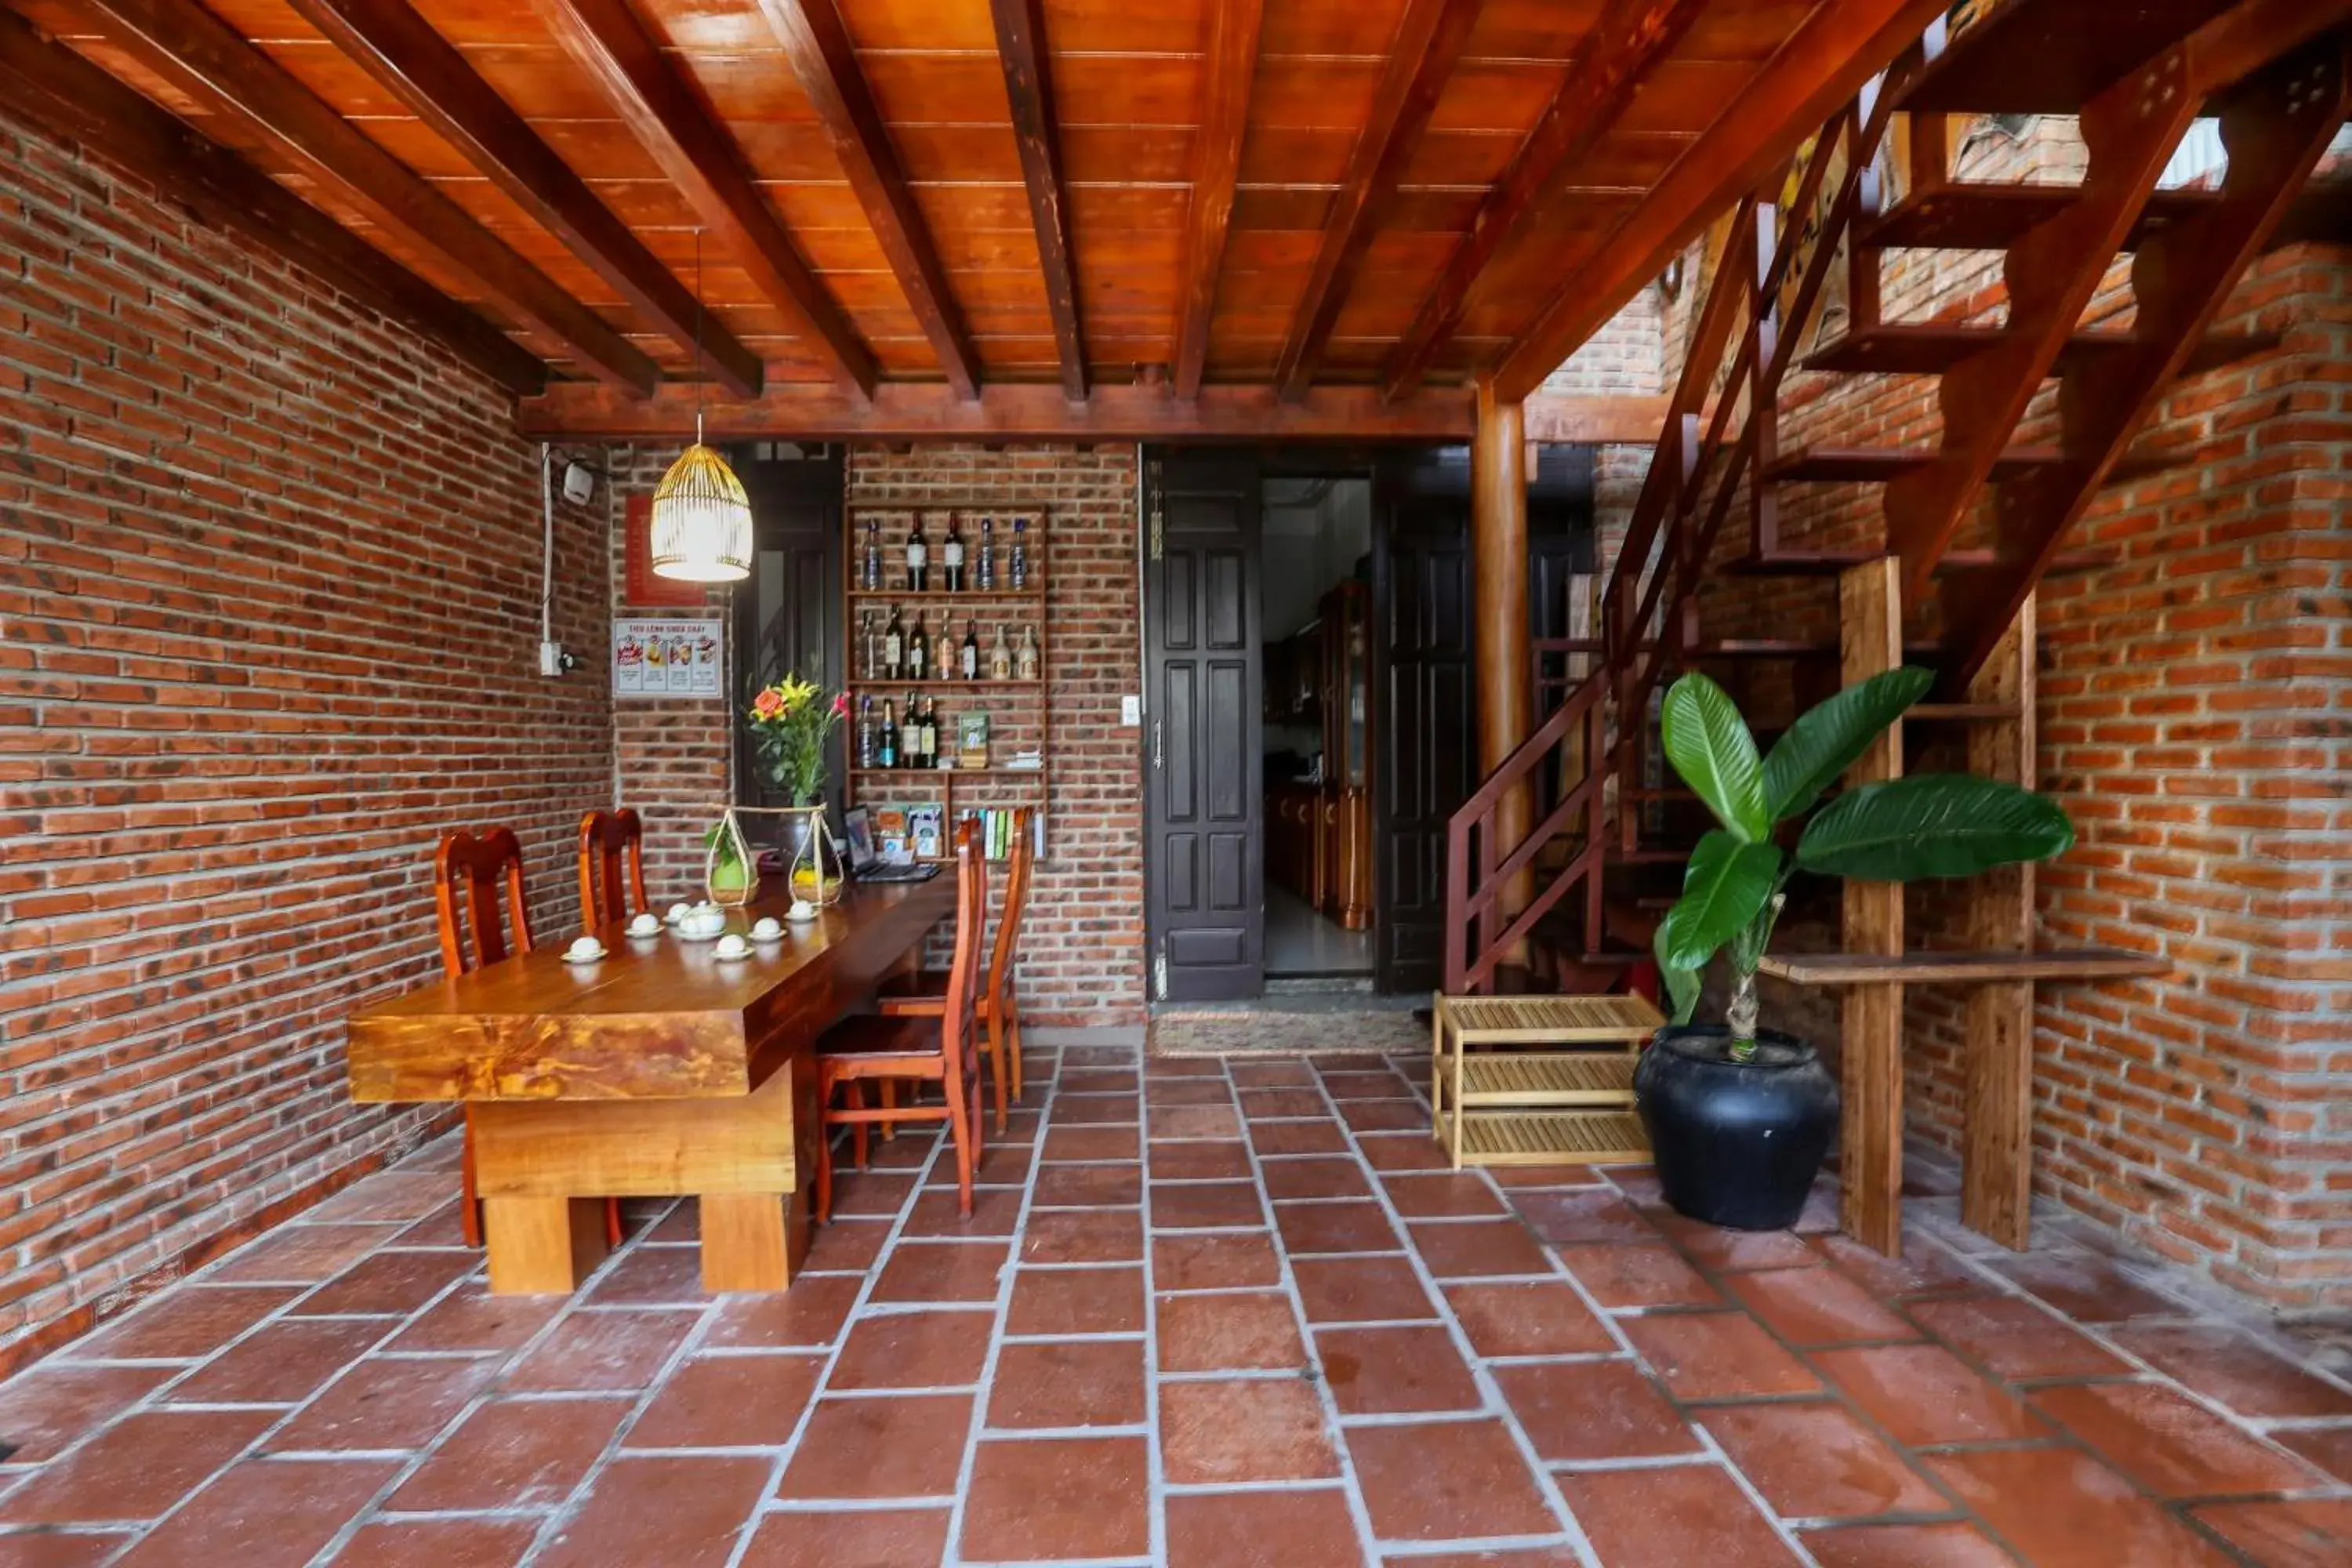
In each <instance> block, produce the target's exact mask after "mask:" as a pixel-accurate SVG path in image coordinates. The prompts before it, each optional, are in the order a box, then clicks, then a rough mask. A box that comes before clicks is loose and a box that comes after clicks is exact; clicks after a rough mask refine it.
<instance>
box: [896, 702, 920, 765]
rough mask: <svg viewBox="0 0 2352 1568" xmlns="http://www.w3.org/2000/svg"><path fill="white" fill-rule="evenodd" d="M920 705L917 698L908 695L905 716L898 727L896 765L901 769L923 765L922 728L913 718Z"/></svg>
mask: <svg viewBox="0 0 2352 1568" xmlns="http://www.w3.org/2000/svg"><path fill="white" fill-rule="evenodd" d="M921 703H922V699H921V698H919V697H916V696H914V695H912V694H909V695H908V698H907V716H906V718H905V719H904V720H903V721H900V723H899V726H898V765H899V766H900V767H902V768H919V767H921V766H922V765H923V726H922V723H921V721H919V720H918V719H917V718H916V717H915V710H916V709H917V708H918V707H919V706H920V705H921Z"/></svg>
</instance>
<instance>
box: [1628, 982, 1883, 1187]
mask: <svg viewBox="0 0 2352 1568" xmlns="http://www.w3.org/2000/svg"><path fill="white" fill-rule="evenodd" d="M1730 1053H1731V1031H1730V1030H1729V1029H1727V1028H1726V1027H1725V1026H1723V1025H1721V1024H1696V1025H1682V1026H1668V1027H1666V1028H1664V1029H1661V1030H1659V1031H1658V1035H1657V1038H1656V1039H1654V1040H1653V1041H1652V1042H1651V1043H1650V1048H1649V1049H1648V1050H1646V1051H1644V1052H1643V1053H1642V1065H1641V1067H1640V1068H1637V1069H1636V1070H1635V1072H1634V1074H1633V1092H1634V1094H1635V1095H1636V1096H1637V1097H1638V1098H1639V1100H1640V1102H1641V1110H1642V1123H1643V1126H1644V1127H1646V1128H1648V1129H1649V1132H1650V1148H1651V1151H1652V1152H1653V1154H1654V1157H1655V1159H1656V1161H1657V1164H1658V1184H1659V1186H1661V1187H1662V1188H1664V1191H1665V1196H1666V1202H1667V1203H1669V1204H1671V1205H1674V1207H1675V1212H1676V1213H1678V1214H1684V1215H1689V1216H1690V1217H1691V1218H1693V1219H1696V1220H1704V1221H1706V1223H1707V1224H1709V1225H1720V1226H1729V1227H1731V1228H1732V1229H1734V1230H1780V1229H1784V1228H1786V1227H1787V1226H1791V1225H1794V1224H1795V1223H1796V1220H1797V1215H1798V1214H1799V1212H1800V1211H1801V1210H1802V1209H1803V1208H1804V1206H1805V1194H1807V1193H1808V1192H1810V1191H1811V1189H1812V1184H1813V1177H1814V1176H1816V1175H1817V1174H1819V1173H1820V1172H1821V1168H1822V1156H1823V1155H1825V1154H1827V1153H1828V1152H1829V1147H1830V1133H1831V1131H1832V1130H1833V1129H1835V1127H1836V1126H1837V1120H1838V1091H1837V1085H1836V1084H1835V1083H1834V1082H1833V1081H1832V1079H1831V1078H1830V1075H1829V1069H1828V1068H1824V1067H1822V1064H1821V1061H1820V1060H1819V1058H1816V1057H1815V1056H1814V1055H1813V1047H1811V1046H1809V1045H1806V1044H1805V1043H1804V1042H1803V1041H1801V1040H1798V1039H1794V1038H1792V1037H1790V1036H1787V1035H1783V1034H1780V1033H1779V1032H1778V1031H1776V1030H1772V1029H1759V1030H1758V1031H1757V1032H1756V1055H1755V1057H1754V1058H1753V1059H1751V1060H1748V1061H1744V1062H1736V1061H1733V1060H1732V1059H1731V1054H1730Z"/></svg>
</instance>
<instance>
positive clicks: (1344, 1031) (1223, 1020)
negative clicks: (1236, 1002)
mask: <svg viewBox="0 0 2352 1568" xmlns="http://www.w3.org/2000/svg"><path fill="white" fill-rule="evenodd" d="M1145 1042H1146V1048H1147V1049H1149V1050H1150V1051H1151V1052H1152V1054H1153V1055H1155V1056H1163V1057H1231V1056H1255V1055H1259V1054H1264V1055H1268V1056H1277V1055H1278V1056H1317V1055H1334V1056H1337V1055H1361V1054H1362V1053H1364V1052H1367V1051H1370V1052H1377V1053H1380V1054H1382V1055H1387V1054H1391V1053H1394V1052H1398V1051H1423V1052H1425V1051H1427V1050H1428V1049H1429V1022H1428V1020H1427V1019H1426V1018H1416V1017H1415V1016H1414V1015H1413V1014H1412V1013H1409V1012H1381V1013H1373V1012H1364V1013H1238V1012H1214V1013H1155V1014H1153V1015H1152V1017H1151V1022H1150V1026H1149V1027H1148V1029H1147V1031H1146V1034H1145Z"/></svg>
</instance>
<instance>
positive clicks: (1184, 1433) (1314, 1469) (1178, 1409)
mask: <svg viewBox="0 0 2352 1568" xmlns="http://www.w3.org/2000/svg"><path fill="white" fill-rule="evenodd" d="M1160 1457H1161V1462H1162V1463H1163V1464H1164V1465H1165V1467H1166V1468H1167V1474H1168V1479H1169V1480H1170V1481H1171V1482H1173V1483H1174V1484H1176V1485H1178V1486H1214V1485H1217V1484H1219V1483H1221V1482H1227V1481H1305V1480H1321V1479H1327V1478H1328V1477H1332V1476H1337V1475H1338V1474H1339V1458H1338V1457H1337V1456H1336V1455H1334V1453H1333V1452H1332V1449H1331V1433H1330V1426H1329V1424H1328V1421H1326V1419H1325V1417H1324V1413H1323V1402H1322V1400H1320V1399H1319V1398H1318V1397H1317V1396H1316V1393H1315V1390H1314V1389H1313V1388H1312V1387H1310V1386H1309V1385H1308V1384H1306V1383H1304V1382H1301V1381H1298V1380H1296V1379H1289V1378H1249V1379H1236V1380H1234V1381H1233V1382H1230V1383H1213V1382H1191V1381H1186V1382H1180V1383H1163V1384H1160Z"/></svg>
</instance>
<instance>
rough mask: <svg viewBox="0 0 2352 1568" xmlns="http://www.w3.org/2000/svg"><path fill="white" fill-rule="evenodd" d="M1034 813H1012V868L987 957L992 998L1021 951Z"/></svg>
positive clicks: (1007, 982) (1007, 981)
mask: <svg viewBox="0 0 2352 1568" xmlns="http://www.w3.org/2000/svg"><path fill="white" fill-rule="evenodd" d="M1035 815H1036V808H1035V807H1034V806H1027V805H1024V806H1022V807H1020V808H1019V809H1017V810H1015V811H1014V812H1013V856H1012V862H1013V863H1012V867H1011V868H1010V869H1009V870H1007V871H1006V873H1005V876H1004V908H1003V910H1001V911H1000V912H999V913H998V915H997V917H996V947H995V950H994V952H992V953H991V954H990V956H989V960H988V994H989V997H990V999H991V1000H992V1001H995V1002H1002V1001H1003V1000H1004V997H1005V994H1006V992H1007V990H1008V989H1009V988H1010V986H1011V985H1012V983H1013V963H1014V962H1015V960H1016V959H1017V957H1018V955H1019V952H1020V942H1021V911H1022V910H1024V909H1025V908H1027V907H1028V903H1029V869H1030V866H1031V864H1032V863H1033V862H1034V860H1035V859H1036V858H1037V853H1036V845H1035V840H1034V838H1032V837H1031V833H1032V831H1033V829H1032V826H1031V824H1032V820H1033V819H1034V816H1035Z"/></svg>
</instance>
